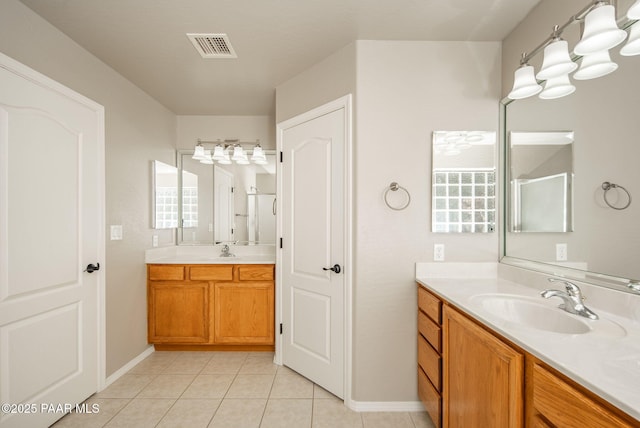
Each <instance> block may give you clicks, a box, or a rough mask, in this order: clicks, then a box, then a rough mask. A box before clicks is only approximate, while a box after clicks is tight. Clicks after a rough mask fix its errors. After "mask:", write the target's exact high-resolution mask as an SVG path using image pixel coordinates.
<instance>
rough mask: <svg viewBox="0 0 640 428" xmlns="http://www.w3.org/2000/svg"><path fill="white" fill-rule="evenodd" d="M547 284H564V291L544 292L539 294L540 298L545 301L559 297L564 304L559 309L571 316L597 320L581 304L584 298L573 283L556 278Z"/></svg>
mask: <svg viewBox="0 0 640 428" xmlns="http://www.w3.org/2000/svg"><path fill="white" fill-rule="evenodd" d="M549 282H561V283H562V284H564V286H565V289H566V291H562V290H544V291H543V292H542V293H540V295H541V296H542V297H544V298H545V299H548V298H549V297H559V298H561V299H562V301H563V302H564V304H561V305H560V306H559V308H561V309H564V310H565V311H567V312H569V313H571V314H576V315H580V316H583V317H586V318H589V319H592V320H597V319H598V315H596V314H595V313H594V312H593V311H592V310H591V309H589V308H587V307H586V306H585V305H583V304H582V301H583V300H584V297H583V296H582V291H580V288H578V286H577V285H575V284H574V283H573V282H569V281H566V280H564V279H558V278H549Z"/></svg>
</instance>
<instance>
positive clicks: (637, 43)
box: [508, 0, 640, 100]
mask: <svg viewBox="0 0 640 428" xmlns="http://www.w3.org/2000/svg"><path fill="white" fill-rule="evenodd" d="M615 3H616V2H615V1H614V0H606V1H605V0H593V1H590V2H589V4H588V5H587V6H586V7H584V8H583V9H582V10H581V11H579V12H578V13H576V14H575V15H573V16H572V17H571V18H569V20H568V21H567V22H566V23H564V24H563V25H560V26H558V25H555V26H554V27H553V32H552V33H551V35H550V36H549V37H547V39H545V40H544V41H543V42H542V43H541V44H540V45H538V46H537V47H536V48H534V49H533V50H532V51H531V52H530V53H526V52H525V53H523V54H522V58H521V59H520V68H518V69H517V70H516V71H515V74H514V83H513V89H512V90H511V92H510V93H509V95H508V97H509V98H511V99H514V100H515V99H522V98H527V97H531V96H533V95H536V94H538V93H539V97H540V98H543V99H554V98H560V97H563V96H566V95H569V94H571V93H573V92H574V91H575V86H573V85H572V84H571V82H570V80H569V73H571V72H573V71H574V70H575V69H576V68H577V65H576V64H575V61H577V60H578V59H580V58H581V57H582V61H581V66H580V69H579V70H578V71H576V73H575V74H574V75H573V76H574V78H575V79H578V80H586V79H594V78H596V77H601V76H605V75H607V74H609V73H611V72H613V71H615V70H616V69H617V68H618V65H617V64H616V63H614V62H613V61H611V57H610V56H609V52H608V50H609V49H611V48H613V47H615V46H617V45H619V44H620V43H622V42H623V41H624V40H625V38H626V37H627V31H626V30H629V28H627V27H630V32H631V35H630V36H629V41H628V43H627V44H626V45H625V46H624V47H623V48H622V50H621V51H620V53H621V54H622V55H627V56H629V55H639V54H640V24H635V25H631V24H634V22H633V20H638V19H640V0H636V2H635V3H634V4H633V5H632V6H631V8H629V10H628V12H627V17H628V20H627V22H625V23H623V25H622V28H624V29H621V28H619V27H618V24H617V23H616V18H615V17H616V13H615V7H614V6H613V4H615ZM579 22H584V31H583V32H582V38H581V39H580V41H579V42H578V43H577V44H576V46H575V47H574V49H573V54H574V55H573V58H572V57H571V56H570V55H569V50H568V44H567V42H566V41H564V40H562V39H561V38H560V36H561V34H562V32H563V31H564V30H565V29H566V28H567V27H569V26H570V25H572V24H574V23H579ZM542 50H544V59H543V64H542V68H541V69H540V72H538V74H537V75H536V76H535V77H534V76H533V73H534V71H533V67H532V66H530V65H529V61H530V60H531V59H532V58H533V57H534V56H536V55H537V54H538V53H540V52H541V51H542ZM536 78H537V80H536ZM545 80H547V82H546V83H545V85H544V89H543V90H542V91H540V90H537V87H540V85H539V81H545Z"/></svg>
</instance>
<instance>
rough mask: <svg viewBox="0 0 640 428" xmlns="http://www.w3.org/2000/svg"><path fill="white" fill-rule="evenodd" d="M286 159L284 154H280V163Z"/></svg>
mask: <svg viewBox="0 0 640 428" xmlns="http://www.w3.org/2000/svg"><path fill="white" fill-rule="evenodd" d="M283 158H284V154H283V153H282V152H280V163H282V159H283Z"/></svg>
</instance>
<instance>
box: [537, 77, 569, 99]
mask: <svg viewBox="0 0 640 428" xmlns="http://www.w3.org/2000/svg"><path fill="white" fill-rule="evenodd" d="M575 90H576V87H575V86H573V85H572V84H571V82H570V81H569V75H568V74H565V75H563V76H559V77H552V78H551V79H549V80H547V82H546V83H545V85H544V89H543V90H542V92H540V95H538V96H539V97H540V98H542V99H543V100H552V99H555V98H561V97H565V96H567V95H569V94H572V93H574V92H575Z"/></svg>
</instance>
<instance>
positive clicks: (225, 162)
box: [218, 153, 231, 165]
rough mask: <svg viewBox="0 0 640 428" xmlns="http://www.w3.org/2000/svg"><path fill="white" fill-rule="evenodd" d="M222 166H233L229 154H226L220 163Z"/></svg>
mask: <svg viewBox="0 0 640 428" xmlns="http://www.w3.org/2000/svg"><path fill="white" fill-rule="evenodd" d="M218 163H219V164H220V165H231V158H230V157H229V153H225V154H224V157H223V158H222V159H220V160H219V161H218Z"/></svg>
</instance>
